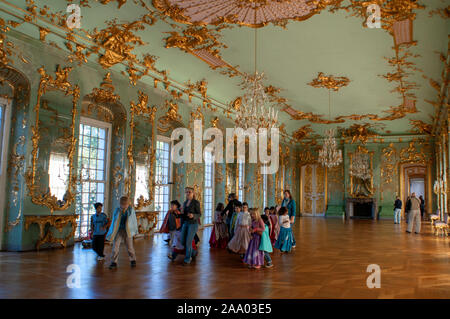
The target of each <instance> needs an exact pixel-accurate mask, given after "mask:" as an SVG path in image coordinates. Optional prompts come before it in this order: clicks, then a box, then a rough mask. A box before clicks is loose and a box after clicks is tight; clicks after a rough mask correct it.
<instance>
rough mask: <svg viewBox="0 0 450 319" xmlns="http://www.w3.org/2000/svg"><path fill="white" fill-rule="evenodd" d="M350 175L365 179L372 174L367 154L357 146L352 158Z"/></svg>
mask: <svg viewBox="0 0 450 319" xmlns="http://www.w3.org/2000/svg"><path fill="white" fill-rule="evenodd" d="M350 175H351V176H353V177H357V178H360V179H362V180H367V179H369V178H370V177H371V176H372V173H371V171H370V164H369V154H367V153H365V152H363V151H361V150H360V149H359V148H358V150H357V151H356V153H355V154H354V156H353V158H352V163H351V169H350Z"/></svg>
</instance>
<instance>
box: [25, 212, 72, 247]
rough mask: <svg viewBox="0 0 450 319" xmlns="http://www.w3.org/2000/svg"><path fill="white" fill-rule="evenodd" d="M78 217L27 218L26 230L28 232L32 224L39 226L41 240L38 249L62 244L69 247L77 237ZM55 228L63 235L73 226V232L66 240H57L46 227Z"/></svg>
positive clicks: (37, 243) (37, 244) (38, 241)
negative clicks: (69, 243)
mask: <svg viewBox="0 0 450 319" xmlns="http://www.w3.org/2000/svg"><path fill="white" fill-rule="evenodd" d="M77 217H78V216H77V215H52V216H30V215H28V216H25V230H28V228H29V227H30V225H31V224H37V225H38V226H39V239H38V240H37V242H36V249H37V250H39V247H40V246H42V245H43V244H45V243H54V244H60V245H61V246H63V247H66V246H67V241H69V240H70V239H71V238H73V236H74V235H75V230H76V229H77V221H76V219H77ZM47 224H48V225H49V226H53V227H55V228H56V229H57V230H58V231H59V232H60V233H61V234H62V231H63V229H64V227H66V226H67V225H69V224H71V225H72V231H71V232H70V233H69V234H68V235H67V236H66V237H64V238H56V237H54V236H53V233H52V231H51V229H50V227H48V229H47V231H45V225H47Z"/></svg>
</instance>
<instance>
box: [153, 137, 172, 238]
mask: <svg viewBox="0 0 450 319" xmlns="http://www.w3.org/2000/svg"><path fill="white" fill-rule="evenodd" d="M158 142H163V143H167V144H169V164H168V170H169V172H168V177H167V184H161V185H164V186H167V187H168V188H169V191H168V194H169V202H168V203H167V205H168V206H169V208H170V201H171V197H172V184H173V181H172V174H173V161H172V148H173V141H172V140H171V139H170V138H169V137H167V136H164V135H156V140H155V143H156V145H155V155H156V152H157V150H158V148H157V143H158ZM153 180H154V182H155V189H154V191H153V198H154V200H153V209H154V210H155V211H156V188H157V187H158V185H156V156H155V172H154V176H153ZM165 213H166V212H163V211H160V213H159V214H158V221H157V228H158V230H157V232H159V228H160V227H159V226H160V222H162V221H163V220H164V216H163V215H164V214H165Z"/></svg>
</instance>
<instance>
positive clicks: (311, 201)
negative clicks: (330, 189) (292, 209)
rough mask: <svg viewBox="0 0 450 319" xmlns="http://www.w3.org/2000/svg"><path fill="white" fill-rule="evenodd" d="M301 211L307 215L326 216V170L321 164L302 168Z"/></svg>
mask: <svg viewBox="0 0 450 319" xmlns="http://www.w3.org/2000/svg"><path fill="white" fill-rule="evenodd" d="M300 184H301V187H300V188H301V207H300V208H301V213H302V214H304V215H305V216H324V215H325V211H326V207H327V205H326V192H327V190H326V170H325V168H324V167H323V166H322V165H319V164H307V165H303V166H302V168H301V183H300Z"/></svg>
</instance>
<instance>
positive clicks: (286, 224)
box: [274, 207, 293, 253]
mask: <svg viewBox="0 0 450 319" xmlns="http://www.w3.org/2000/svg"><path fill="white" fill-rule="evenodd" d="M278 214H279V217H278V218H279V223H280V234H279V235H278V239H277V241H276V243H275V246H274V247H275V248H276V249H279V250H280V251H281V252H282V253H283V252H285V253H289V252H290V251H291V250H292V244H293V238H292V228H291V221H290V218H289V215H288V210H287V208H286V207H281V208H280V210H279V211H278Z"/></svg>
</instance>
